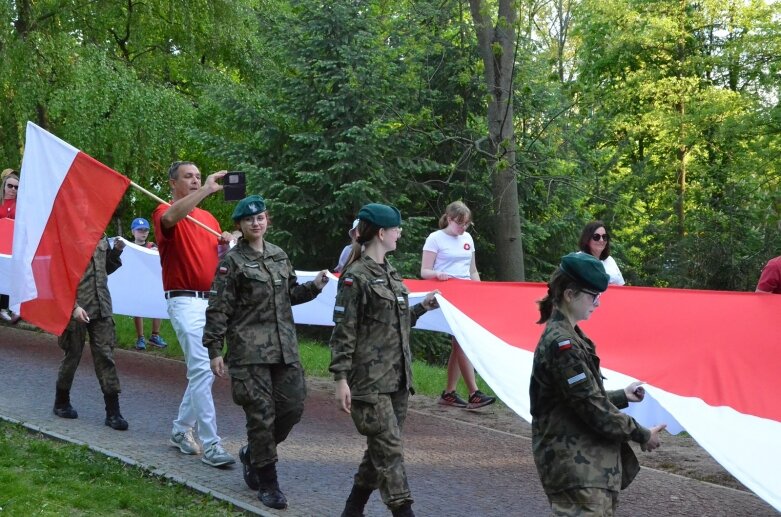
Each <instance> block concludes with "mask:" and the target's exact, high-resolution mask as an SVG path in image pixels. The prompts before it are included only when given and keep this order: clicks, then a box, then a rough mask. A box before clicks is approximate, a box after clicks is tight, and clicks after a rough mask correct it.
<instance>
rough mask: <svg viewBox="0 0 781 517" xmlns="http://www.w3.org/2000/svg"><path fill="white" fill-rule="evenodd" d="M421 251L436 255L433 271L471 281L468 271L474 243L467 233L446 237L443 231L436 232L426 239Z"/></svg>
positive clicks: (473, 251)
mask: <svg viewBox="0 0 781 517" xmlns="http://www.w3.org/2000/svg"><path fill="white" fill-rule="evenodd" d="M423 251H430V252H432V253H436V258H435V259H434V271H439V272H443V273H447V274H448V275H450V276H452V277H454V278H462V279H464V280H469V279H471V275H470V274H469V270H470V267H471V265H472V256H473V255H474V253H475V241H473V240H472V236H471V235H469V232H464V233H463V234H462V235H448V234H447V233H445V231H444V230H437V231H435V232H434V233H432V234H431V235H429V236H428V238H426V243H425V244H424V245H423Z"/></svg>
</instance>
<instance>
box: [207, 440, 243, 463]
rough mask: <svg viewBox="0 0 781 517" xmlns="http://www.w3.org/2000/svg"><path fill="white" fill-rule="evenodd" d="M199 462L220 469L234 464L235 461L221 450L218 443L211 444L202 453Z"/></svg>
mask: <svg viewBox="0 0 781 517" xmlns="http://www.w3.org/2000/svg"><path fill="white" fill-rule="evenodd" d="M201 461H202V462H204V463H206V464H207V465H211V466H212V467H222V466H224V465H233V464H234V463H236V459H235V458H234V457H233V456H231V455H230V454H228V453H227V452H225V449H223V448H222V445H221V444H220V443H219V442H217V443H213V444H211V445H210V446H209V447H208V448H207V449H206V450H205V451H203V457H201Z"/></svg>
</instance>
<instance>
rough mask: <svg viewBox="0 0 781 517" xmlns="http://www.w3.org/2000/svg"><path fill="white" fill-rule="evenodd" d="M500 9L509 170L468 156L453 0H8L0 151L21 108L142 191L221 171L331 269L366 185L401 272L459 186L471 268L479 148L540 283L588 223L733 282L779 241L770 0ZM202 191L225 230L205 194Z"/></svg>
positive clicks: (644, 275) (476, 88) (776, 45)
mask: <svg viewBox="0 0 781 517" xmlns="http://www.w3.org/2000/svg"><path fill="white" fill-rule="evenodd" d="M479 4H480V10H481V12H482V14H483V16H484V17H486V19H492V18H493V19H496V16H495V13H494V14H492V13H493V12H494V11H495V7H496V4H495V3H491V2H479ZM513 5H514V8H517V9H518V10H519V11H518V12H519V16H518V22H517V24H516V26H515V27H514V29H515V33H516V34H517V45H516V47H515V48H514V59H515V67H514V70H513V74H514V75H513V78H514V82H513V86H512V93H513V95H512V103H513V104H512V108H513V111H514V117H513V123H514V135H515V141H514V142H512V143H513V144H514V148H515V150H516V154H515V159H514V161H512V163H511V160H509V159H507V157H498V159H497V157H495V156H493V155H492V154H491V153H490V152H489V150H490V149H492V148H493V146H492V145H490V143H489V142H487V139H486V138H485V135H487V134H488V128H487V120H486V110H487V106H488V104H487V102H488V101H487V99H488V98H489V95H488V94H489V91H488V90H489V88H488V87H487V86H486V85H485V84H484V80H485V79H484V76H483V73H484V64H483V63H482V61H481V59H480V56H479V55H478V50H477V49H478V47H477V38H476V33H475V27H474V23H473V21H472V20H471V17H470V11H469V5H468V4H467V3H464V2H457V1H453V0H447V1H445V2H441V1H432V0H421V1H415V2H408V1H401V2H395V3H388V2H377V1H369V2H351V1H348V0H335V1H333V2H328V3H322V2H316V1H314V0H265V1H263V2H259V1H257V0H239V1H231V2H228V1H226V0H219V1H214V2H213V1H208V2H207V1H205V0H198V1H195V2H188V3H180V2H179V3H178V2H170V1H166V0H150V1H146V2H124V3H123V2H74V1H72V0H64V1H63V0H56V1H55V0H40V1H36V2H31V1H30V0H22V1H13V2H12V1H8V0H6V1H3V2H0V17H2V19H4V20H6V21H7V23H6V24H4V25H2V26H0V55H2V56H3V58H2V59H0V102H2V104H3V110H0V167H1V168H5V167H7V166H11V167H17V166H18V165H19V163H20V159H21V156H22V152H23V144H24V142H23V139H24V131H25V124H26V122H27V121H28V120H32V121H34V122H36V123H37V124H39V125H42V126H43V127H45V128H47V129H49V130H51V131H52V132H54V133H55V134H57V135H58V136H60V137H61V138H63V139H65V140H66V141H68V142H70V143H71V144H73V145H75V146H76V147H78V148H80V149H83V150H84V151H86V152H87V153H89V154H91V155H92V156H94V157H95V158H97V159H99V160H100V161H102V162H104V163H106V164H107V165H109V166H111V167H113V168H115V169H116V170H118V171H119V172H121V173H123V174H125V175H127V176H128V177H130V178H131V179H132V180H133V181H135V182H137V183H139V184H140V185H142V186H144V187H146V188H148V189H149V190H151V191H152V192H153V193H156V194H158V195H160V196H161V197H163V198H168V196H169V189H168V183H167V177H166V171H167V167H168V165H169V164H170V162H171V161H173V160H175V159H188V160H192V161H195V162H196V163H198V165H199V166H200V168H201V171H202V172H203V173H204V175H206V174H208V173H210V172H211V171H215V170H220V169H229V170H243V171H245V172H246V173H247V174H248V177H249V187H250V191H251V192H253V193H255V192H258V193H261V194H263V195H264V196H265V197H266V198H267V199H268V201H269V206H270V211H271V215H272V216H273V219H274V224H273V226H272V227H271V229H270V231H269V235H268V238H269V240H270V241H272V242H275V243H276V244H279V245H280V246H282V247H283V248H284V249H285V250H286V251H288V253H289V254H290V255H291V257H292V259H293V262H294V264H295V265H296V267H299V268H302V269H320V268H324V267H333V266H334V264H335V262H336V258H337V256H338V254H339V251H340V250H341V248H342V247H343V246H344V245H345V244H346V243H347V237H346V235H345V233H346V230H347V228H349V225H350V223H351V222H352V220H353V218H354V216H355V214H356V212H357V210H358V209H359V208H360V206H361V205H363V204H364V203H367V202H372V201H375V202H384V203H389V204H393V205H396V206H398V207H399V208H400V209H401V211H402V214H403V217H404V223H403V225H404V234H403V238H402V239H401V241H400V242H399V248H398V250H397V251H396V253H395V254H394V256H393V257H392V258H391V260H392V262H393V263H394V265H396V267H398V268H399V269H400V270H401V271H402V272H403V274H404V275H405V276H417V274H418V271H419V269H420V254H421V248H422V243H423V241H424V239H425V237H426V236H427V235H428V233H429V232H431V231H433V230H434V229H436V221H437V218H438V217H439V216H440V215H441V214H442V212H443V210H444V208H445V206H446V205H447V204H448V203H449V202H451V201H453V200H455V199H462V200H463V201H465V202H466V203H467V205H469V206H470V207H471V208H472V209H473V216H474V220H475V223H476V225H475V227H474V229H473V231H472V234H473V236H474V238H475V240H476V248H477V263H478V267H479V270H480V272H481V275H482V277H483V278H485V279H492V278H495V277H496V275H497V273H496V272H497V271H498V270H500V268H499V266H500V264H501V261H502V260H505V259H504V257H502V256H500V255H499V253H498V251H497V250H499V249H500V248H501V247H498V246H497V240H498V236H497V235H498V228H497V223H496V222H495V215H494V212H495V210H494V206H493V205H494V197H495V196H496V195H497V193H496V192H494V191H493V190H492V183H493V181H492V180H493V176H492V170H494V169H492V165H495V163H496V161H497V160H498V161H499V162H500V163H502V164H506V165H507V166H508V167H510V168H511V169H512V170H513V171H514V172H515V174H516V178H517V181H518V194H519V200H520V213H519V216H520V217H521V221H522V231H523V236H522V241H523V247H524V263H525V271H526V277H527V279H529V280H546V279H547V278H548V277H549V275H550V273H551V271H552V270H553V268H554V267H555V264H556V263H557V262H558V259H559V257H560V256H561V255H562V254H564V253H566V252H569V251H571V250H573V249H574V248H575V245H576V239H577V237H578V234H579V232H580V229H581V227H582V225H583V224H584V223H585V222H587V221H588V220H591V219H595V218H600V219H603V220H605V221H606V223H607V224H608V225H609V227H610V231H611V233H612V234H613V235H614V237H615V240H614V241H613V243H612V244H613V246H612V247H613V250H614V255H615V256H616V259H617V260H618V262H619V264H620V265H621V267H622V269H623V272H624V276H625V277H626V278H627V280H629V282H630V283H633V284H635V285H662V286H676V287H698V288H708V289H749V290H750V289H752V288H753V285H754V283H755V281H756V278H757V276H758V274H759V269H760V268H761V266H762V264H763V263H764V262H765V261H766V260H767V259H768V258H770V257H771V256H773V255H775V254H777V253H778V250H779V248H781V236H780V235H779V231H778V230H779V221H781V194H779V181H780V180H781V178H780V177H779V176H781V173H779V171H780V170H781V167H780V165H781V164H779V158H778V156H779V154H778V153H777V152H776V151H777V149H778V148H779V145H780V144H779V133H780V131H779V128H781V123H779V120H781V111H780V110H779V107H778V105H777V104H778V103H777V99H778V98H779V77H781V75H780V74H779V60H778V59H777V56H778V55H779V54H780V53H781V38H779V37H778V35H779V33H780V32H779V30H778V24H779V21H778V20H779V19H781V17H779V10H780V9H781V6H780V5H779V4H777V3H775V2H767V1H757V2H743V3H739V2H738V3H736V2H726V3H725V2H721V1H717V0H704V1H700V2H688V1H687V2H680V1H672V0H630V1H618V0H583V1H580V2H575V1H571V0H553V1H551V2H546V3H542V4H541V3H539V2H533V1H531V0H520V1H518V2H514V3H513ZM491 23H492V24H493V23H495V22H491ZM500 28H501V27H500ZM489 44H490V42H489ZM493 48H498V47H497V46H496V45H494V47H493ZM510 143H511V142H509V141H505V142H502V143H501V145H500V146H499V147H502V146H508V145H509V144H510ZM684 175H685V176H684ZM156 205H157V202H156V201H153V200H151V199H149V198H147V197H146V196H144V195H142V194H140V193H138V192H137V191H135V190H133V189H131V190H130V191H129V193H128V195H127V196H126V198H125V199H124V200H123V202H122V203H121V204H120V206H119V207H118V209H117V213H116V218H115V220H114V222H113V223H112V226H111V228H110V229H109V230H108V231H109V233H111V234H122V235H125V236H128V237H129V229H128V227H127V226H128V222H129V221H130V220H131V219H132V218H133V217H137V216H144V217H147V218H148V217H149V216H150V214H151V212H152V210H153V209H154V207H155V206H156ZM203 206H204V208H206V209H208V210H210V211H212V212H213V213H214V214H215V215H216V216H217V218H218V220H220V221H221V222H222V223H223V225H224V227H225V228H226V229H228V228H231V227H232V223H231V222H230V220H229V215H230V213H231V211H232V208H233V207H232V205H231V204H230V203H225V202H224V201H223V200H222V197H221V196H220V195H215V196H211V197H210V198H209V199H207V200H206V201H205V202H204V204H203ZM151 238H152V239H154V236H152V237H151ZM422 348H423V349H426V350H428V349H429V348H431V350H428V351H427V352H426V354H428V355H432V356H434V355H437V352H436V350H438V346H437V345H436V343H435V342H433V343H431V344H430V346H429V344H425V345H423V346H422Z"/></svg>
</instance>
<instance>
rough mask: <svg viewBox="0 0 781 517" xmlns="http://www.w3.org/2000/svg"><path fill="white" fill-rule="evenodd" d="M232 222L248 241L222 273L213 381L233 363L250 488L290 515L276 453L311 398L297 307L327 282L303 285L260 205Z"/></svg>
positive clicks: (213, 329)
mask: <svg viewBox="0 0 781 517" xmlns="http://www.w3.org/2000/svg"><path fill="white" fill-rule="evenodd" d="M232 218H233V221H234V222H235V223H237V224H238V225H239V228H240V229H241V233H242V238H241V239H239V242H238V243H237V244H236V246H235V247H233V248H232V249H231V250H230V251H228V252H227V253H226V254H225V255H224V256H223V257H222V259H221V260H220V263H219V265H218V267H217V274H216V275H215V277H214V283H213V284H212V293H213V294H212V295H211V296H210V297H209V306H208V308H207V309H206V326H205V328H204V331H203V346H205V347H206V348H207V349H208V351H209V359H210V360H211V369H212V371H213V372H214V374H215V375H217V376H218V377H225V374H226V368H225V362H227V363H228V370H229V373H230V377H231V388H232V393H233V401H234V402H236V404H238V405H240V406H241V407H242V409H244V414H245V415H246V417H247V442H248V445H247V446H245V447H242V448H241V451H240V452H239V458H240V459H241V463H242V466H243V471H244V481H245V482H246V483H247V485H248V486H249V487H250V488H251V489H252V490H257V491H258V499H260V501H261V502H262V503H263V504H264V505H266V506H268V507H270V508H276V509H284V508H286V507H287V498H286V497H285V495H284V494H283V493H282V491H281V490H280V489H279V483H278V481H277V469H276V464H277V445H278V444H279V443H281V442H282V441H284V440H285V438H287V435H288V433H290V431H291V430H292V429H293V426H294V425H295V424H297V423H298V422H299V420H301V415H302V414H303V412H304V398H305V396H306V386H305V384H304V370H303V368H302V367H301V359H300V357H299V353H298V340H297V339H296V328H295V324H294V323H293V310H292V306H293V305H296V304H299V303H305V302H308V301H310V300H312V299H313V298H315V297H316V296H317V295H318V294H320V291H321V290H322V288H323V287H324V286H325V284H326V283H327V282H328V277H327V276H326V271H320V272H319V273H318V274H317V276H316V277H315V279H314V280H313V281H311V282H306V283H304V284H299V283H298V281H297V280H296V272H295V270H294V269H293V265H292V264H291V263H290V259H288V257H287V254H285V252H284V251H282V249H280V248H279V247H278V246H275V245H274V244H271V243H270V242H266V241H265V239H264V238H263V237H264V235H265V234H266V229H267V228H268V214H267V212H266V203H265V200H264V199H263V198H262V197H260V196H258V195H253V196H248V197H246V198H244V199H242V200H241V201H239V203H238V204H237V205H236V209H235V210H234V211H233V216H232ZM223 342H227V345H228V351H227V355H226V357H225V361H223V358H222V345H223Z"/></svg>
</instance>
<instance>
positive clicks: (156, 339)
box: [149, 334, 168, 348]
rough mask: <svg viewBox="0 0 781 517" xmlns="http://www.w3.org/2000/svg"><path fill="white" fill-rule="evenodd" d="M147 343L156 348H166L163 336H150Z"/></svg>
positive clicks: (166, 344)
mask: <svg viewBox="0 0 781 517" xmlns="http://www.w3.org/2000/svg"><path fill="white" fill-rule="evenodd" d="M149 343H150V344H151V345H153V346H156V347H157V348H165V347H167V346H168V343H166V342H165V339H163V336H161V335H160V334H152V335H151V336H149Z"/></svg>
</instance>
